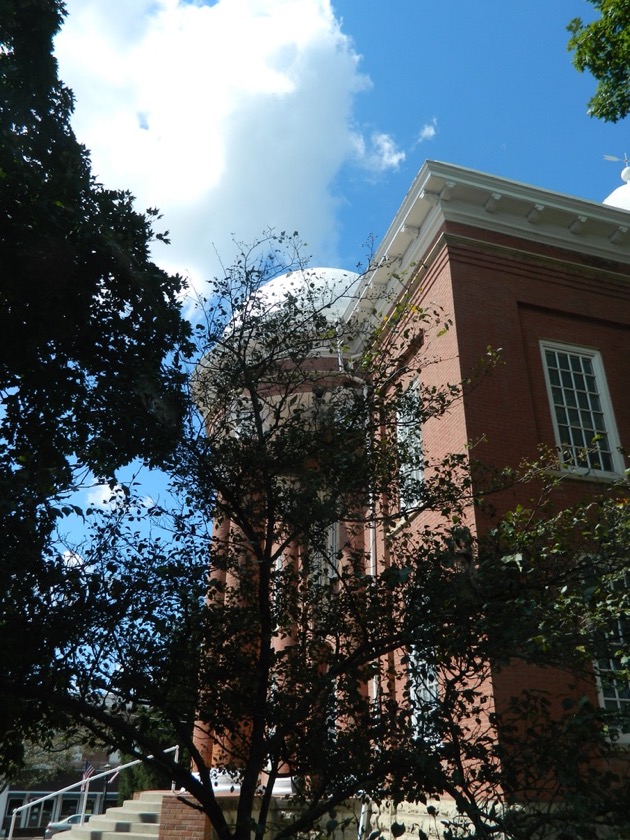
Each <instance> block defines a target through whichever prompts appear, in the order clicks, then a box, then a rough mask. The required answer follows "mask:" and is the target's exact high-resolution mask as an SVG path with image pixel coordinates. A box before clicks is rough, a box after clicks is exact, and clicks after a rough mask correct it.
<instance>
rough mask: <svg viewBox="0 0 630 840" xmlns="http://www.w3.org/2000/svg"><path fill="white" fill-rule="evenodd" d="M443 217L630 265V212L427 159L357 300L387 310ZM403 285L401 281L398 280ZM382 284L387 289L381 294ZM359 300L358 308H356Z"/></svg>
mask: <svg viewBox="0 0 630 840" xmlns="http://www.w3.org/2000/svg"><path fill="white" fill-rule="evenodd" d="M444 222H459V223H461V224H466V225H469V226H471V227H476V228H480V229H482V230H485V231H492V232H495V233H499V234H505V235H509V236H514V237H518V238H520V239H522V240H526V241H531V242H535V243H538V244H541V243H542V244H544V245H549V246H552V247H555V248H563V249H565V250H567V251H574V252H576V253H580V254H586V255H589V256H594V257H599V258H601V259H604V260H608V261H611V262H613V263H614V262H617V263H627V264H630V212H628V211H626V210H620V209H617V208H615V207H610V206H607V205H603V204H596V203H595V202H592V201H586V200H584V199H581V198H575V197H573V196H568V195H563V194H562V193H556V192H551V191H550V190H544V189H540V188H538V187H532V186H529V185H528V184H521V183H519V182H517V181H509V180H507V179H505V178H499V177H497V176H495V175H488V174H485V173H483V172H476V171H474V170H471V169H465V168H463V167H460V166H453V165H452V164H447V163H440V162H438V161H431V160H429V161H426V162H425V164H424V165H423V166H422V168H421V170H420V171H419V173H418V175H417V176H416V178H415V180H414V182H413V184H412V185H411V188H410V189H409V191H408V193H407V195H406V196H405V198H404V201H403V203H402V205H401V206H400V209H399V210H398V212H397V213H396V216H395V217H394V220H393V222H392V224H391V225H390V227H389V230H388V231H387V233H386V234H385V236H384V238H383V241H382V242H381V244H380V246H379V248H378V250H377V252H376V255H375V261H374V264H375V265H376V266H377V267H376V268H375V269H374V270H373V271H371V272H369V273H368V275H367V276H366V278H365V280H364V283H363V286H362V289H361V296H360V300H359V303H358V304H357V307H358V309H359V310H361V309H363V310H364V311H367V310H368V309H369V310H370V311H373V310H375V309H376V310H377V311H383V310H384V309H385V308H387V306H388V304H387V300H391V297H392V293H394V294H395V291H396V289H395V288H394V286H396V285H399V286H400V283H399V281H398V280H397V279H396V277H394V278H393V279H392V274H394V275H401V274H402V275H403V276H404V274H405V273H406V272H410V270H411V269H412V268H413V267H414V266H415V265H417V264H418V263H420V262H422V261H426V259H427V252H428V249H429V247H430V245H431V243H432V241H433V240H434V239H435V236H436V234H437V232H438V231H439V229H440V227H441V226H442V225H443V224H444ZM400 288H402V286H400ZM377 289H382V290H383V291H385V289H387V291H388V292H389V294H380V295H379V294H376V293H375V292H376V290H377ZM357 307H355V312H356V311H357Z"/></svg>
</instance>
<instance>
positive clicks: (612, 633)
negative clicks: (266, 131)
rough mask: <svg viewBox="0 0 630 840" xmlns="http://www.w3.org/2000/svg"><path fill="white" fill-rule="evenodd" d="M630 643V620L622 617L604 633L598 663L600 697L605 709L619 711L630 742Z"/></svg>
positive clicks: (621, 584) (622, 585)
mask: <svg viewBox="0 0 630 840" xmlns="http://www.w3.org/2000/svg"><path fill="white" fill-rule="evenodd" d="M626 588H627V581H626V580H624V581H618V582H617V586H615V589H620V590H623V589H626ZM629 642H630V617H628V616H627V615H621V616H620V617H619V618H617V620H616V621H615V622H614V624H613V625H612V626H611V627H610V629H609V630H608V631H607V632H606V633H605V634H602V638H601V640H600V645H601V650H600V653H601V655H600V658H599V659H598V660H597V663H596V673H597V680H598V686H599V697H600V702H601V704H602V706H603V707H604V708H605V709H607V710H608V711H610V712H616V713H617V714H618V715H619V718H620V721H619V722H620V726H619V732H620V737H621V738H622V739H623V740H624V741H630V683H628V679H627V674H628V670H627V669H628V664H627V662H626V653H627V648H628V643H629Z"/></svg>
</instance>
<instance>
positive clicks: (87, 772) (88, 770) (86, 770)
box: [81, 758, 94, 790]
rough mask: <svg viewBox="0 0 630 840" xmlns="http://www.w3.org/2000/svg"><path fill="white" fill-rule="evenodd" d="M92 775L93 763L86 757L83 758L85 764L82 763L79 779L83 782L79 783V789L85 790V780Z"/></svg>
mask: <svg viewBox="0 0 630 840" xmlns="http://www.w3.org/2000/svg"><path fill="white" fill-rule="evenodd" d="M93 775H94V765H93V764H92V762H91V761H88V760H87V758H86V759H85V764H84V765H83V776H82V777H81V781H82V782H83V784H82V785H81V790H85V789H86V788H87V780H88V779H89V778H90V776H93Z"/></svg>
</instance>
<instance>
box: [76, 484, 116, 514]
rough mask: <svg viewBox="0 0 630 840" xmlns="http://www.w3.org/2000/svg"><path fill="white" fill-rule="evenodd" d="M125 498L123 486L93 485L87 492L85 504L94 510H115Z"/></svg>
mask: <svg viewBox="0 0 630 840" xmlns="http://www.w3.org/2000/svg"><path fill="white" fill-rule="evenodd" d="M123 497H124V490H123V488H122V485H120V484H115V485H114V486H113V487H112V486H110V485H109V484H93V485H92V486H91V487H89V488H88V489H87V490H85V504H86V506H87V507H93V508H106V507H109V508H114V507H116V505H117V504H118V503H119V502H120V501H121V499H122V498H123Z"/></svg>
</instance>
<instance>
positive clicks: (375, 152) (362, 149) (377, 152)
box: [356, 132, 405, 172]
mask: <svg viewBox="0 0 630 840" xmlns="http://www.w3.org/2000/svg"><path fill="white" fill-rule="evenodd" d="M356 148H357V152H358V156H359V159H360V160H361V161H362V162H363V164H364V166H365V167H366V168H367V169H368V170H370V171H372V172H385V171H386V170H388V169H398V167H399V166H400V164H401V163H402V162H403V161H404V159H405V153H404V152H402V151H400V149H398V148H397V147H396V143H395V142H394V140H393V138H392V137H390V135H389V134H383V133H379V132H374V133H373V134H372V136H371V137H370V145H369V147H366V144H365V141H364V140H363V137H361V136H359V137H358V142H357V146H356Z"/></svg>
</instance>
